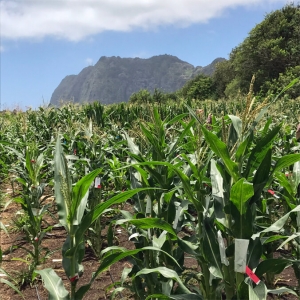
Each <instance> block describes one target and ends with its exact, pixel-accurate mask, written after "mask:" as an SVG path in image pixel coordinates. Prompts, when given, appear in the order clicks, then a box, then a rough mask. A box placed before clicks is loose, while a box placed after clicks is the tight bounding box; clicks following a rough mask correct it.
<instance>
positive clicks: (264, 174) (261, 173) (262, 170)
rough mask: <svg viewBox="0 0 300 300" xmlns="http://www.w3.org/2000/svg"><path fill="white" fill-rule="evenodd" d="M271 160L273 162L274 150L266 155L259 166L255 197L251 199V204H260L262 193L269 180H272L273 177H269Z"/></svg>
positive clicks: (255, 178) (254, 181) (255, 180)
mask: <svg viewBox="0 0 300 300" xmlns="http://www.w3.org/2000/svg"><path fill="white" fill-rule="evenodd" d="M271 160H272V150H271V149H269V151H268V152H267V153H266V155H265V157H264V159H263V161H262V162H261V164H260V165H259V167H258V169H257V171H256V173H255V175H254V178H253V188H254V196H253V197H252V199H251V202H250V203H251V204H252V203H254V202H258V201H259V200H260V199H261V193H262V191H263V189H264V187H265V186H266V183H267V181H268V179H269V178H271V179H272V176H269V172H270V169H271Z"/></svg>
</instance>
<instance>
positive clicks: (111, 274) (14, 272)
mask: <svg viewBox="0 0 300 300" xmlns="http://www.w3.org/2000/svg"><path fill="white" fill-rule="evenodd" d="M2 190H4V191H5V192H7V193H8V195H9V196H7V197H6V200H8V199H11V198H13V196H12V191H11V190H10V187H9V186H3V185H2ZM47 201H53V197H49V198H48V199H47ZM122 209H124V210H128V211H132V205H131V204H129V203H126V204H125V206H124V207H123V208H122ZM18 211H20V206H19V205H18V204H16V203H15V202H12V203H11V204H10V205H9V206H8V207H7V208H6V209H5V210H3V209H2V210H1V207H0V212H1V218H0V221H1V222H2V223H3V224H4V225H9V226H7V228H8V231H9V236H8V235H6V234H5V233H4V231H2V230H0V246H1V249H2V251H3V254H4V256H3V261H2V263H1V266H0V267H1V268H2V269H4V270H5V271H6V272H8V274H10V275H11V276H12V277H13V278H14V279H16V278H21V274H22V273H25V272H26V270H27V269H28V266H27V264H26V263H24V262H22V261H18V260H14V258H22V259H23V260H24V259H25V260H26V259H27V253H26V251H25V250H23V249H21V248H19V247H15V248H14V249H11V250H10V247H12V246H23V247H26V248H28V247H29V245H28V244H26V242H25V240H24V237H25V235H24V233H22V232H21V231H16V230H15V231H14V230H13V219H14V218H15V217H16V213H17V212H18ZM46 220H47V222H48V223H50V224H51V225H54V224H55V222H54V220H53V218H51V217H50V216H47V217H46ZM107 221H109V220H106V222H107ZM106 231H107V228H105V229H104V230H103V232H102V238H103V239H104V240H105V238H106ZM65 239H66V232H65V230H64V229H63V228H61V227H57V228H53V229H52V230H51V231H50V232H49V234H48V235H47V236H46V237H45V238H44V239H43V242H42V246H43V247H45V248H48V249H50V250H51V251H53V253H52V254H51V256H50V257H49V258H47V259H46V262H45V263H44V264H43V265H42V266H41V267H42V268H53V269H54V270H55V272H56V273H57V274H58V275H59V276H60V277H61V278H62V280H63V283H64V285H65V287H66V288H67V289H68V290H69V287H70V282H69V280H68V278H67V277H66V275H65V273H64V270H63V268H62V265H61V262H59V261H53V260H59V259H61V258H62V257H61V247H62V245H63V243H64V241H65ZM117 240H118V245H120V246H122V247H125V248H127V249H133V248H134V246H133V244H132V242H130V241H128V235H127V233H126V232H125V230H124V229H122V230H121V231H120V232H118V233H117ZM104 246H105V244H104ZM83 266H84V272H83V276H82V277H81V278H80V279H79V281H78V283H77V288H79V287H80V286H81V285H84V284H87V283H88V282H89V280H90V278H91V275H92V273H93V272H94V271H96V269H97V267H98V260H97V258H96V256H95V255H94V253H93V251H92V250H91V248H90V247H89V246H86V254H85V257H84V260H83ZM125 266H127V267H128V266H129V263H128V262H126V261H125V260H124V261H121V262H118V263H116V264H114V265H113V266H112V267H111V268H110V269H109V270H107V271H106V272H103V273H102V274H100V275H99V276H98V278H97V279H96V280H95V282H94V283H93V285H92V286H91V288H90V290H89V291H88V292H87V294H86V295H85V297H84V299H88V300H100V299H109V298H110V294H111V291H112V289H113V281H119V280H120V277H121V274H122V271H123V269H124V267H125ZM185 266H186V267H187V268H190V269H194V270H195V269H197V270H198V268H197V263H196V261H195V260H194V259H191V258H189V257H188V256H187V257H186V259H185ZM276 279H277V282H276V287H280V286H287V287H288V286H296V285H297V280H296V278H295V275H294V272H293V270H292V269H291V268H288V269H286V270H284V271H283V272H282V273H281V274H280V276H278V277H277V278H276ZM21 292H22V294H23V296H24V298H25V299H26V300H32V299H40V300H46V299H48V292H47V291H46V290H45V288H44V287H43V284H42V282H41V280H39V281H37V282H36V283H35V284H34V285H32V286H30V285H29V284H25V285H23V286H22V287H21ZM21 299H22V297H21V296H20V295H18V294H17V293H16V292H15V291H13V290H12V289H11V288H10V287H8V286H7V285H5V284H2V283H0V300H21ZM116 299H123V300H125V299H128V300H130V299H134V297H133V295H131V294H130V291H127V292H126V291H125V292H124V291H123V292H122V294H119V295H118V296H116ZM268 299H288V300H294V299H298V297H295V296H293V295H285V296H280V298H276V297H274V298H273V297H271V296H270V297H268Z"/></svg>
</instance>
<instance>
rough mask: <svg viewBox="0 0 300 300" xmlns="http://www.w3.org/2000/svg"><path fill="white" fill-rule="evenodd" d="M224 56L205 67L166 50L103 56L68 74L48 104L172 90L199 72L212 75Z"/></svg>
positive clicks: (118, 98) (117, 99)
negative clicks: (146, 55)
mask: <svg viewBox="0 0 300 300" xmlns="http://www.w3.org/2000/svg"><path fill="white" fill-rule="evenodd" d="M223 60H225V59H224V58H216V59H215V60H213V61H212V63H211V64H209V65H207V66H205V67H201V66H197V67H194V66H193V65H191V64H190V63H188V62H185V61H182V60H180V59H179V58H178V57H176V56H173V55H168V54H164V55H156V56H153V57H150V58H147V59H145V58H138V57H135V58H121V57H119V56H112V57H107V56H102V57H100V59H99V60H98V61H97V63H96V64H95V65H94V66H88V67H85V68H83V69H82V70H81V71H80V72H79V73H78V74H77V75H67V76H66V77H65V78H64V79H63V80H62V81H61V83H60V84H59V85H58V86H57V88H56V89H55V90H54V92H53V94H52V97H51V100H50V104H51V105H60V104H61V103H63V102H68V101H72V102H74V103H84V102H91V101H100V102H101V103H103V104H112V103H118V102H127V101H128V100H129V97H130V96H131V95H132V94H133V93H135V92H138V91H139V90H141V89H147V90H149V91H150V92H153V91H154V89H159V90H161V91H163V92H175V91H176V90H178V89H180V88H181V87H182V86H183V85H184V84H185V83H186V82H187V81H188V80H190V79H192V78H193V77H195V76H196V75H198V74H200V73H201V74H204V75H211V74H212V72H213V70H214V67H215V65H216V63H218V62H219V61H223Z"/></svg>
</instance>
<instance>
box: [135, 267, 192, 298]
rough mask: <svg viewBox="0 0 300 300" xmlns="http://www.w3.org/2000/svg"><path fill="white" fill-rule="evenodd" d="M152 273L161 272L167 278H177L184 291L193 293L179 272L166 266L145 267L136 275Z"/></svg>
mask: <svg viewBox="0 0 300 300" xmlns="http://www.w3.org/2000/svg"><path fill="white" fill-rule="evenodd" d="M151 273H159V274H161V275H162V276H164V277H165V278H169V279H173V280H175V281H176V282H177V283H178V285H179V287H180V288H181V289H182V291H183V292H185V293H187V294H192V293H191V292H190V291H189V289H188V288H187V287H186V286H185V285H184V283H183V282H182V281H181V279H180V277H179V276H178V274H177V272H175V271H174V270H171V269H168V268H166V267H158V268H153V269H147V268H144V269H142V270H140V271H139V272H137V273H136V275H135V276H134V277H137V276H140V275H147V274H151Z"/></svg>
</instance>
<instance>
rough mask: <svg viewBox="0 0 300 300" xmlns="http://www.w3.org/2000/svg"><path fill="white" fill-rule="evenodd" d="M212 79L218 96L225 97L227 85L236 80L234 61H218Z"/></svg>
mask: <svg viewBox="0 0 300 300" xmlns="http://www.w3.org/2000/svg"><path fill="white" fill-rule="evenodd" d="M212 79H213V84H214V89H215V93H216V97H217V98H223V97H225V90H226V87H227V85H228V84H229V83H230V82H232V81H233V80H234V69H233V65H232V62H231V61H229V60H224V61H221V62H219V63H217V64H216V68H215V71H214V73H213V76H212Z"/></svg>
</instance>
